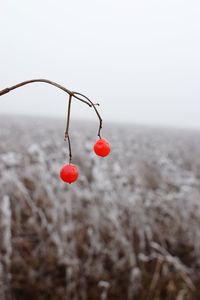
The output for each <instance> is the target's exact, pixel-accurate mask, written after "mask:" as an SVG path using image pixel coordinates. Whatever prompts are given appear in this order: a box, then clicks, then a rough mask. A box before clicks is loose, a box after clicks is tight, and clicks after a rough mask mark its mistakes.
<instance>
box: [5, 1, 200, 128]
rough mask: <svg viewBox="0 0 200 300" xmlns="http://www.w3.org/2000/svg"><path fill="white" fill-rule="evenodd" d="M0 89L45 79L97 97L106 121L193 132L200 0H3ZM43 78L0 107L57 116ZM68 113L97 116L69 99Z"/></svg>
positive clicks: (55, 94) (198, 110)
mask: <svg viewBox="0 0 200 300" xmlns="http://www.w3.org/2000/svg"><path fill="white" fill-rule="evenodd" d="M0 43H1V44H0V54H1V55H0V89H3V88H5V87H7V86H10V85H13V84H15V83H18V82H20V81H23V80H27V79H32V78H47V79H51V80H54V81H56V82H58V83H60V84H63V85H65V86H66V87H68V88H69V89H71V90H76V91H79V92H81V93H85V94H86V95H87V96H88V97H90V98H91V99H94V100H97V101H99V102H100V103H101V108H100V111H101V113H102V116H103V118H104V119H105V121H106V122H109V121H120V122H134V123H141V124H153V125H170V126H178V127H196V128H197V127H198V128H200V1H199V0H166V1H164V0H159V1H158V0H137V1H136V0H123V1H122V0H121V1H118V0H71V1H67V0H56V1H55V0H54V1H52V0H42V1H41V0H29V1H27V0H20V1H16V0H1V9H0ZM65 110H66V96H65V94H64V93H62V92H60V91H57V90H56V89H55V88H54V87H51V86H48V85H45V84H34V85H32V86H26V87H24V88H21V89H19V90H16V91H15V92H12V93H10V94H7V95H5V96H3V97H1V99H0V113H7V112H10V113H22V114H34V115H35V114H36V115H48V116H58V117H64V116H65ZM72 114H73V116H74V118H75V119H77V118H83V119H85V118H86V119H87V118H88V119H95V117H96V116H95V114H94V112H93V111H92V110H91V109H89V108H87V107H85V105H84V104H82V103H77V101H74V103H73V111H72Z"/></svg>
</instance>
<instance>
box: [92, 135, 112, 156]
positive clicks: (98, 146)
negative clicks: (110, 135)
mask: <svg viewBox="0 0 200 300" xmlns="http://www.w3.org/2000/svg"><path fill="white" fill-rule="evenodd" d="M94 152H95V153H96V154H97V155H99V156H103V157H104V156H107V155H108V154H109V153H110V145H109V143H108V141H107V140H105V139H101V138H100V139H99V140H97V141H96V143H95V144H94Z"/></svg>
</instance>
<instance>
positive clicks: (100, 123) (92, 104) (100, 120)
mask: <svg viewBox="0 0 200 300" xmlns="http://www.w3.org/2000/svg"><path fill="white" fill-rule="evenodd" d="M72 95H73V97H75V96H76V95H79V96H82V97H84V98H85V99H87V100H88V101H89V103H90V104H91V106H92V107H93V108H94V110H95V112H96V114H97V117H98V119H99V129H98V134H97V135H98V136H99V137H100V138H101V129H102V125H103V120H102V118H101V116H100V114H99V112H98V110H97V108H96V105H99V103H95V104H94V103H93V102H92V101H91V100H90V99H89V98H88V97H86V96H85V95H83V94H81V93H77V92H72ZM78 99H79V100H81V99H82V98H78Z"/></svg>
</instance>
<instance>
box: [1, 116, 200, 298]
mask: <svg viewBox="0 0 200 300" xmlns="http://www.w3.org/2000/svg"><path fill="white" fill-rule="evenodd" d="M0 128H1V129H0V141H1V142H0V170H1V173H0V197H1V204H0V229H1V231H0V250H1V252H0V253H1V256H0V299H1V300H4V299H5V300H7V299H12V300H15V299H16V300H27V299H29V300H35V299H37V300H64V299H69V300H79V299H80V300H97V299H99V300H106V299H109V300H114V299H115V300H118V299H119V300H132V299H133V300H134V299H136V300H147V299H148V300H161V299H162V300H175V299H176V300H195V299H196V300H198V299H200V293H199V287H200V181H199V179H200V147H199V145H200V135H199V132H189V131H188V132H186V131H185V132H184V131H175V130H171V131H167V130H165V129H162V130H158V129H147V128H142V127H133V128H131V127H125V126H124V127H123V126H121V127H120V126H118V127H115V128H114V127H113V126H109V127H107V128H108V129H107V132H105V135H106V137H108V138H109V139H110V141H111V144H112V156H110V157H109V158H107V159H100V158H98V157H95V155H93V153H92V146H93V143H94V141H95V128H94V124H80V123H77V124H76V126H75V127H74V128H72V129H73V130H72V141H73V144H72V146H73V151H74V163H76V164H77V165H79V171H80V178H79V182H78V183H77V184H75V185H65V184H63V183H62V182H60V180H59V178H58V173H59V169H60V166H61V165H63V164H64V163H65V157H66V149H67V147H66V145H65V144H64V142H63V135H62V133H63V128H64V124H61V123H60V122H58V121H55V120H54V121H53V120H52V121H50V120H46V121H44V120H42V119H37V120H36V119H26V118H24V119H22V118H13V119H11V118H9V117H2V118H1V120H0Z"/></svg>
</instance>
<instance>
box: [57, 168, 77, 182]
mask: <svg viewBox="0 0 200 300" xmlns="http://www.w3.org/2000/svg"><path fill="white" fill-rule="evenodd" d="M60 178H61V179H62V180H63V181H64V182H67V183H72V182H75V181H76V180H77V178H78V168H77V167H76V166H75V165H73V164H66V165H64V166H63V167H62V169H61V170H60Z"/></svg>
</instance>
